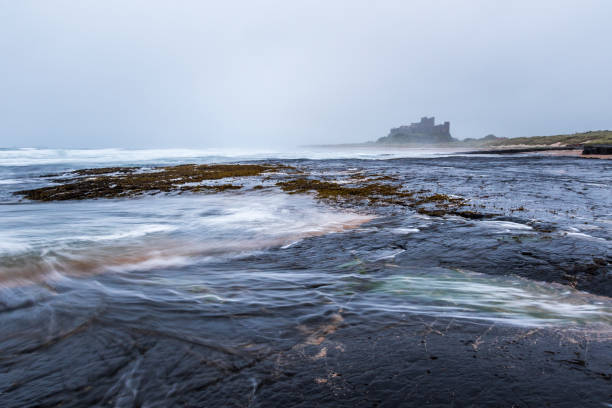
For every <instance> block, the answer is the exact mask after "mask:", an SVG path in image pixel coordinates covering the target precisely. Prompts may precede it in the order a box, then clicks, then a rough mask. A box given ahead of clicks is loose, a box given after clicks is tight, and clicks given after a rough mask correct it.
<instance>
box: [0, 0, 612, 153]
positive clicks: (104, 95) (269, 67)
mask: <svg viewBox="0 0 612 408" xmlns="http://www.w3.org/2000/svg"><path fill="white" fill-rule="evenodd" d="M611 17H612V1H608V0H601V1H596V0H593V1H590V0H580V1H579V0H575V1H561V0H538V1H533V0H528V1H490V0H481V1H476V0H472V1H467V0H466V1H432V0H424V1H405V0H404V1H381V2H373V1H357V0H350V1H215V2H213V1H196V0H193V1H191V0H190V1H187V0H182V1H169V0H168V1H158V0H130V1H124V0H120V1H119V0H105V1H76V0H71V1H62V0H54V1H29V0H18V1H11V0H3V1H2V0H0V55H1V60H0V94H1V98H0V147H7V146H40V147H43V146H46V147H242V146H243V147H254V146H259V147H264V146H266V147H269V146H275V145H278V146H281V145H282V146H292V145H299V144H307V143H345V142H361V141H367V140H375V139H376V138H378V137H380V136H384V135H386V133H387V132H388V129H389V128H390V127H393V126H397V125H401V124H406V123H409V122H410V121H414V120H418V119H419V118H420V117H421V116H423V115H435V116H436V118H437V120H438V121H444V120H449V121H450V122H451V133H452V134H453V136H454V137H457V138H466V137H482V136H484V135H486V134H488V133H494V134H496V135H497V136H508V137H514V136H526V135H548V134H555V133H561V132H563V133H565V132H575V131H583V130H595V129H612V99H611V95H612V45H611V40H612V24H610V18H611Z"/></svg>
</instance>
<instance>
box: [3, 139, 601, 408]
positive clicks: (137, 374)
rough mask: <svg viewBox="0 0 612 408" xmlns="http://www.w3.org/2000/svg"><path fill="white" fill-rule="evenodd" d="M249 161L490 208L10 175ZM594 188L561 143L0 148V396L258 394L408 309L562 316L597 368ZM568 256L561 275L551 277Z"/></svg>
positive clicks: (474, 317)
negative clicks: (36, 198) (115, 191)
mask: <svg viewBox="0 0 612 408" xmlns="http://www.w3.org/2000/svg"><path fill="white" fill-rule="evenodd" d="M262 161H263V162H266V161H274V162H275V163H282V164H287V165H291V166H296V167H301V168H306V169H308V170H309V171H311V172H319V173H320V174H327V175H332V176H333V175H342V174H343V173H346V172H351V171H356V170H360V171H366V172H368V173H369V174H380V175H394V176H396V177H400V178H401V179H402V180H404V183H406V185H409V186H410V187H411V188H412V189H419V188H429V189H431V190H433V191H436V192H440V193H444V194H454V195H459V196H461V197H464V198H467V199H469V200H471V202H472V203H475V204H477V205H479V206H481V207H482V208H483V211H486V212H493V213H496V214H497V215H496V216H495V217H492V218H489V219H486V220H468V219H464V218H461V217H456V216H448V217H428V216H425V215H421V214H417V213H415V212H414V211H413V210H411V209H407V208H392V207H386V208H378V209H371V208H367V207H365V206H364V207H359V206H355V207H347V206H344V207H338V206H333V205H329V204H326V203H323V202H319V201H317V200H316V199H315V198H314V197H313V196H310V195H296V194H291V195H290V194H286V193H283V192H282V191H281V190H280V189H266V190H261V191H249V190H245V191H237V192H229V193H216V194H189V195H181V196H177V195H173V194H169V195H161V194H158V195H154V196H146V197H142V198H133V199H99V200H85V201H66V202H42V203H41V202H29V201H27V200H22V199H20V197H18V196H15V195H14V194H13V192H15V191H18V190H23V189H30V188H35V187H40V186H45V185H49V184H50V183H51V182H50V180H49V179H48V177H41V176H46V175H50V174H63V173H66V172H68V171H72V170H76V169H82V168H91V167H108V166H146V167H153V166H157V165H173V164H181V163H222V162H239V163H246V162H262ZM611 191H612V164H611V162H610V161H609V160H586V159H581V158H575V157H553V156H541V155H528V154H525V155H513V156H487V155H480V156H479V155H476V156H474V155H471V156H466V155H461V154H459V153H457V152H453V151H449V150H445V151H441V150H433V149H420V150H402V151H393V150H366V149H345V150H339V151H331V150H315V149H311V150H302V151H297V152H290V153H286V152H265V151H261V152H253V151H227V150H225V151H224V150H217V151H212V150H187V149H184V150H179V149H177V150H121V149H103V150H53V149H4V150H1V149H0V327H1V330H0V405H1V406H15V407H17V406H19V407H26V406H60V405H61V406H80V405H101V406H108V405H111V406H149V407H153V406H171V405H182V406H213V405H214V406H247V405H251V406H267V405H277V404H280V403H281V402H282V400H280V399H279V400H278V401H277V400H274V398H280V396H279V394H278V393H276V394H270V395H267V396H266V397H264V395H265V390H266V389H269V388H270V387H271V386H270V384H280V383H281V382H282V381H285V380H282V381H281V380H279V379H278V378H279V377H274V375H272V374H270V370H271V368H270V367H272V366H274V367H277V368H278V367H279V366H282V363H281V362H279V361H281V360H282V359H281V356H284V355H286V353H288V352H290V351H292V352H295V353H297V354H296V355H302V357H303V358H304V361H315V360H316V361H319V360H318V359H317V356H319V357H321V356H320V355H319V354H317V353H323V354H326V353H328V352H331V351H329V350H331V347H329V346H328V347H327V348H325V351H324V352H323V351H322V350H323V348H321V347H319V346H321V344H324V342H325V341H326V340H325V339H326V337H327V336H329V335H332V334H333V335H335V336H342V330H343V328H346V330H347V332H348V330H356V331H357V332H374V333H375V332H377V331H379V330H383V329H385V328H388V327H391V326H393V325H401V324H402V322H415V321H420V322H422V321H424V322H430V323H428V324H431V322H438V321H441V322H444V325H447V323H448V322H460V323H457V324H459V325H462V324H465V325H466V326H465V327H468V326H469V327H472V326H471V325H476V326H474V327H484V328H487V327H491V325H496V326H495V327H501V328H502V329H500V330H506V328H507V330H509V331H513V332H514V331H515V330H519V331H524V332H528V333H529V332H530V330H548V331H549V332H551V333H553V332H554V333H564V334H563V335H564V336H565V335H566V334H567V333H580V334H581V335H582V336H586V337H585V338H587V337H588V338H589V339H591V340H590V341H595V340H593V339H599V340H597V341H599V343H600V346H599V347H604V346H605V347H608V348H607V349H605V350H607V352H605V353H603V355H601V356H599V358H600V360H601V361H602V364H604V366H605V365H606V364H608V370H609V368H610V365H609V364H610V353H609V351H610V348H609V344H610V338H611V335H612V300H611V299H610V297H609V296H610V295H611V294H612V288H611V284H610V274H611V272H610V262H612V193H611ZM521 207H522V209H520V208H521ZM589 265H595V266H594V267H591V269H589ZM606 265H607V266H606ZM576 268H578V269H576ZM580 268H583V269H584V271H585V272H580V271H582V269H580ZM593 268H599V269H596V273H594V274H592V278H589V276H590V275H589V271H592V270H593ZM577 270H578V273H579V274H582V275H580V276H581V277H583V278H584V279H582V278H581V279H582V280H581V281H580V282H579V283H578V284H577V285H571V284H570V283H571V281H570V280H564V279H565V278H564V276H566V275H567V274H570V275H571V274H572V273H577V272H576V271H577ZM602 270H603V272H602ZM606 271H607V272H606ZM602 273H603V274H602ZM589 279H591V280H589ZM572 286H575V288H574V287H572ZM461 322H464V323H461ZM393 327H395V326H393ZM447 328H448V327H447ZM458 330H463V329H458ZM483 330H484V329H483ZM473 344H474V343H472V346H473ZM478 344H479V343H478V342H476V346H478ZM601 344H603V345H604V346H601ZM308 347H315V348H316V347H319V349H317V350H316V353H314V352H313V353H314V354H312V355H308V353H307V352H306V351H304V350H306V349H307V348H308ZM338 347H341V346H338ZM342 347H344V346H342ZM415 347H416V346H415ZM419 347H420V346H419ZM296 350H298V351H299V352H297V351H296ZM335 350H336V352H338V353H340V351H341V350H340V349H335ZM283 353H285V354H283ZM300 353H302V354H300ZM323 357H325V355H323ZM296 358H297V357H296ZM265 362H269V364H270V365H266V364H267V363H265ZM287 364H288V363H287ZM292 364H293V363H292ZM296 364H297V363H296ZM262 367H265V368H262ZM315 377H316V376H315V375H314V374H313V379H311V380H308V381H310V382H309V383H308V384H311V386H313V387H314V386H318V385H320V386H323V385H321V384H329V383H331V382H332V380H333V381H335V377H334V379H332V378H331V377H329V378H328V377H326V378H324V379H323V380H321V381H319V380H318V378H319V377H316V378H315ZM283 378H284V377H283ZM286 381H289V382H288V383H287V384H290V383H291V381H297V380H295V379H291V380H289V379H286ZM304 381H306V380H304ZM593 381H599V380H593ZM298 384H300V383H299V382H296V384H294V385H293V386H287V387H288V388H284V391H283V392H285V393H287V394H285V395H291V392H297V391H295V390H296V387H298ZM598 384H599V383H598ZM607 384H608V385H609V382H608V383H607ZM598 387H599V385H598ZM272 388H273V387H272ZM298 388H299V387H298ZM291 389H292V390H293V391H288V390H291ZM329 392H332V393H333V392H335V391H333V390H332V391H329ZM338 392H339V391H338ZM281 394H282V393H281ZM315 394H316V393H315ZM315 394H313V395H315ZM228 395H231V397H230V396H228ZM336 396H337V397H338V398H340V397H342V394H338V395H336ZM315 402H316V404H322V405H325V404H326V403H329V404H330V405H332V406H333V404H332V403H331V402H329V401H327V402H326V400H319V401H314V402H313V403H315Z"/></svg>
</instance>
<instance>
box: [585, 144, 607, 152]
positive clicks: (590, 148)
mask: <svg viewBox="0 0 612 408" xmlns="http://www.w3.org/2000/svg"><path fill="white" fill-rule="evenodd" d="M582 154H584V155H587V154H605V155H608V154H612V145H604V144H600V145H586V146H584V149H583V150H582Z"/></svg>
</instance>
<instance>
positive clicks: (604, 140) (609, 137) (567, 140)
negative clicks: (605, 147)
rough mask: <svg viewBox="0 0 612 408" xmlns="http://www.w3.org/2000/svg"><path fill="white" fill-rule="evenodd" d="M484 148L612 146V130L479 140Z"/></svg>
mask: <svg viewBox="0 0 612 408" xmlns="http://www.w3.org/2000/svg"><path fill="white" fill-rule="evenodd" d="M479 142H481V143H480V144H481V145H484V146H513V145H529V146H536V145H553V144H556V143H558V144H559V145H574V144H580V145H589V144H612V131H611V130H596V131H590V132H583V133H574V134H571V135H553V136H531V137H514V138H510V139H496V140H486V141H485V140H479Z"/></svg>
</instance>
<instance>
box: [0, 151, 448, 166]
mask: <svg viewBox="0 0 612 408" xmlns="http://www.w3.org/2000/svg"><path fill="white" fill-rule="evenodd" d="M455 152H457V149H444V148H393V149H390V148H387V147H384V146H381V147H376V146H375V147H372V146H369V147H358V146H357V147H341V148H297V149H291V150H286V151H283V150H264V149H248V150H247V149H34V148H21V149H0V166H28V165H45V164H85V165H96V164H109V163H116V164H118V163H156V162H163V163H170V162H176V161H181V162H185V161H186V160H191V161H196V162H210V161H215V162H222V161H234V160H263V159H271V158H276V159H300V158H305V159H340V158H343V159H350V158H355V159H366V160H367V159H381V158H401V157H435V156H440V155H446V154H453V153H455Z"/></svg>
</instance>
